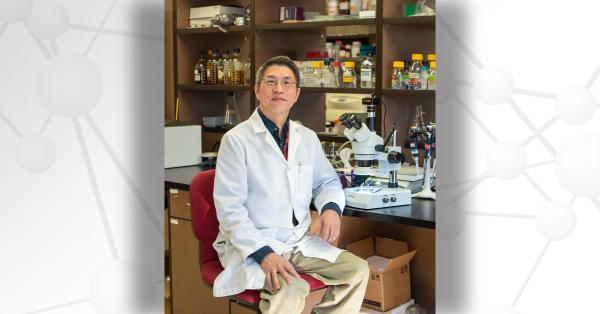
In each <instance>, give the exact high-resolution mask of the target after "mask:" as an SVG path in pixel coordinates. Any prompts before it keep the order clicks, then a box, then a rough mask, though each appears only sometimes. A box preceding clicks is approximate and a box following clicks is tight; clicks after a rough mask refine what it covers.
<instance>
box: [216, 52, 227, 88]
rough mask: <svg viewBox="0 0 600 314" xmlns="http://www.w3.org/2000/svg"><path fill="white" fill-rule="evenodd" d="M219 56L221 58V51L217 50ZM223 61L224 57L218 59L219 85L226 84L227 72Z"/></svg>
mask: <svg viewBox="0 0 600 314" xmlns="http://www.w3.org/2000/svg"><path fill="white" fill-rule="evenodd" d="M217 56H219V49H217ZM223 59H225V56H224V55H223V56H219V57H218V58H217V80H218V82H217V84H219V85H223V84H225V81H224V78H225V76H224V73H225V71H224V69H223Z"/></svg>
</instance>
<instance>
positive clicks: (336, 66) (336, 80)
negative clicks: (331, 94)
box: [332, 61, 342, 88]
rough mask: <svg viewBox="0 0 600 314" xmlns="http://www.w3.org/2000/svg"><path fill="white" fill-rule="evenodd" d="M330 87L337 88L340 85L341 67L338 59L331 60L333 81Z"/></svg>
mask: <svg viewBox="0 0 600 314" xmlns="http://www.w3.org/2000/svg"><path fill="white" fill-rule="evenodd" d="M332 85H333V86H332V87H334V88H339V87H341V86H342V68H341V65H340V62H339V61H333V82H332Z"/></svg>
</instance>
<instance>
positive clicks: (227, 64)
mask: <svg viewBox="0 0 600 314" xmlns="http://www.w3.org/2000/svg"><path fill="white" fill-rule="evenodd" d="M232 59H233V58H231V57H230V55H229V49H228V50H227V51H226V52H225V54H224V55H223V85H233V84H232V72H233V71H232V69H231V68H232V66H231V65H232V62H231V61H232Z"/></svg>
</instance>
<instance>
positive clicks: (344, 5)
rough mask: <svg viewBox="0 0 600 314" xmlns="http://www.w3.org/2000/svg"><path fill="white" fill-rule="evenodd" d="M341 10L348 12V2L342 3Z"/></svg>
mask: <svg viewBox="0 0 600 314" xmlns="http://www.w3.org/2000/svg"><path fill="white" fill-rule="evenodd" d="M340 10H348V2H347V1H345V2H340Z"/></svg>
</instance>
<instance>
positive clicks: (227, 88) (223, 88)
mask: <svg viewBox="0 0 600 314" xmlns="http://www.w3.org/2000/svg"><path fill="white" fill-rule="evenodd" d="M178 88H179V90H180V91H215V92H236V91H249V90H250V86H249V85H192V84H179V87H178Z"/></svg>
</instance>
